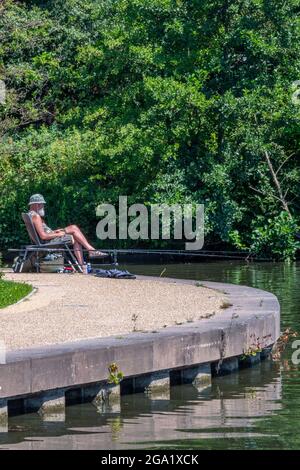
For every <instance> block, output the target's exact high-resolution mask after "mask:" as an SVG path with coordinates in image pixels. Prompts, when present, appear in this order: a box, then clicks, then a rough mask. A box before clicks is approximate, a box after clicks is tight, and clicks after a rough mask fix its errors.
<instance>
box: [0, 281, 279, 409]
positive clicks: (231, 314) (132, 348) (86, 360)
mask: <svg viewBox="0 0 300 470" xmlns="http://www.w3.org/2000/svg"><path fill="white" fill-rule="evenodd" d="M138 278H139V279H152V280H153V279H157V281H158V282H171V283H184V284H193V285H195V283H197V281H189V280H178V279H169V278H153V277H148V276H138ZM198 284H201V285H202V286H204V287H208V288H211V289H215V290H219V291H222V292H223V293H224V294H226V295H227V297H228V302H229V303H230V304H232V305H231V306H229V307H228V308H226V309H224V311H223V312H222V314H220V315H216V316H213V317H210V318H208V319H202V320H200V321H197V322H193V323H187V324H184V325H178V326H177V325H176V326H174V327H167V328H165V329H162V330H159V331H158V332H156V333H130V334H127V335H124V337H122V338H116V337H106V338H95V339H91V340H82V341H76V342H70V343H63V344H58V345H51V346H44V347H41V348H32V349H22V350H15V351H10V352H8V353H7V357H6V363H5V364H0V404H1V401H2V402H5V401H7V400H11V399H13V398H20V397H24V398H26V397H30V396H31V395H34V394H39V393H41V392H44V391H53V390H58V389H64V390H67V389H70V388H75V387H79V386H83V385H85V384H86V385H91V384H95V383H100V382H105V381H106V380H107V376H108V372H107V367H108V365H109V364H111V363H112V362H116V363H117V364H118V366H119V369H120V370H122V372H123V373H124V376H125V378H127V379H128V378H129V379H130V378H136V377H139V376H142V375H144V376H145V375H146V376H147V375H148V376H149V374H150V375H151V374H157V373H163V371H176V370H177V371H178V370H183V371H184V370H185V371H186V372H185V376H186V377H189V375H190V374H189V373H188V372H187V370H188V369H189V368H191V369H195V367H196V366H200V365H203V366H204V367H206V366H207V364H215V363H216V362H217V361H218V364H219V366H220V365H221V366H222V367H223V371H224V372H230V371H233V370H235V369H236V363H234V361H233V362H232V361H231V362H230V360H231V359H232V358H238V357H240V356H241V355H242V354H243V352H244V351H245V350H247V349H248V348H249V347H251V345H252V344H253V342H255V341H256V340H257V338H259V339H260V341H261V342H262V347H263V349H265V350H266V349H267V348H269V347H270V346H272V345H273V344H274V343H275V342H276V340H277V339H278V337H279V335H280V306H279V302H278V300H277V298H276V297H275V296H274V295H273V294H271V293H269V292H266V291H263V290H260V289H254V288H250V287H246V286H239V285H234V284H225V283H216V282H208V281H205V282H201V283H200V282H199V283H198ZM234 364H235V365H234ZM196 369H197V367H196ZM0 408H1V406H0ZM0 414H1V413H0Z"/></svg>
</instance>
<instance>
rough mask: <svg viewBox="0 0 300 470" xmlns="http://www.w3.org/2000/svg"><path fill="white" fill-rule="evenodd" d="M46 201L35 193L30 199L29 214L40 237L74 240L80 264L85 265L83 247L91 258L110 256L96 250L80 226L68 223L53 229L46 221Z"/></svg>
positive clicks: (45, 239) (49, 240) (75, 252)
mask: <svg viewBox="0 0 300 470" xmlns="http://www.w3.org/2000/svg"><path fill="white" fill-rule="evenodd" d="M45 204H46V201H45V199H44V197H43V196H42V195H41V194H34V195H33V196H31V198H30V200H29V204H28V205H29V209H30V210H29V216H30V218H31V220H32V222H33V224H34V227H35V229H36V231H37V234H38V235H39V237H40V239H41V240H43V241H47V242H48V243H51V241H52V240H53V241H55V242H58V241H60V240H62V241H64V242H66V241H72V242H73V247H74V254H75V256H76V258H77V260H78V262H79V264H80V266H83V264H84V258H83V248H85V249H86V250H87V251H88V252H89V257H90V258H104V257H105V256H108V255H107V254H106V253H103V252H102V251H99V250H96V249H95V248H94V247H93V246H92V245H91V244H90V243H89V242H88V241H87V239H86V238H85V236H84V235H83V233H82V232H81V230H80V228H78V227H77V225H68V227H66V228H59V229H56V230H52V229H51V228H50V227H48V226H47V225H46V223H45V221H44V216H45V208H44V206H45Z"/></svg>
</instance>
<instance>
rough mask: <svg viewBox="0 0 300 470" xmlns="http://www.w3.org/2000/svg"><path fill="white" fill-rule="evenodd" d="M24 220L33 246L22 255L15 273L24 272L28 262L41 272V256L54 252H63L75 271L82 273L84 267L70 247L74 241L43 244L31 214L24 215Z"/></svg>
mask: <svg viewBox="0 0 300 470" xmlns="http://www.w3.org/2000/svg"><path fill="white" fill-rule="evenodd" d="M22 219H23V221H24V223H25V225H26V228H27V232H28V235H29V237H30V239H31V241H32V243H33V244H32V245H26V246H25V247H24V248H23V249H22V250H21V253H20V257H19V258H20V261H19V263H17V265H16V267H15V272H22V270H23V266H24V263H25V262H26V261H28V260H30V261H31V264H32V265H35V267H36V271H37V272H39V270H40V263H39V260H40V256H41V257H43V256H44V255H45V253H52V252H62V253H63V256H64V258H65V259H66V261H67V262H68V264H70V265H71V266H72V268H73V269H74V271H77V272H80V273H82V267H81V266H80V264H79V263H78V261H77V259H76V257H75V255H74V253H72V250H71V249H70V245H72V244H73V242H72V240H70V239H68V240H66V241H64V240H63V237H62V240H60V241H57V242H54V241H52V242H51V243H49V242H48V243H47V242H45V243H43V242H42V240H41V239H40V237H39V236H38V233H37V231H36V229H35V226H34V224H33V222H32V220H31V217H30V215H29V214H26V213H23V214H22ZM34 257H35V262H34V263H32V259H33V258H34Z"/></svg>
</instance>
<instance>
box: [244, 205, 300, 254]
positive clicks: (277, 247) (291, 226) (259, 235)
mask: <svg viewBox="0 0 300 470" xmlns="http://www.w3.org/2000/svg"><path fill="white" fill-rule="evenodd" d="M296 229H297V227H296V224H295V221H294V220H292V219H290V218H289V217H288V214H287V213H286V212H281V213H280V214H279V215H278V216H277V217H275V218H274V219H270V218H268V219H267V220H266V219H265V218H264V217H262V216H261V217H258V218H257V219H256V220H255V221H254V223H253V230H252V244H251V251H252V253H259V254H262V255H264V256H268V257H273V258H275V259H280V258H281V257H283V258H284V259H287V260H288V259H289V260H292V259H294V256H295V252H296V250H297V249H299V248H300V243H299V241H296V240H295V236H294V234H295V232H296Z"/></svg>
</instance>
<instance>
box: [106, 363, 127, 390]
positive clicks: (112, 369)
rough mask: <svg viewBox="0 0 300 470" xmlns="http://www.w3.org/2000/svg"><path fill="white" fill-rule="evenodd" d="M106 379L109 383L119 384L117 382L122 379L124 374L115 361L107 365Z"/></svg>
mask: <svg viewBox="0 0 300 470" xmlns="http://www.w3.org/2000/svg"><path fill="white" fill-rule="evenodd" d="M108 373H109V375H108V379H107V382H108V383H109V384H114V385H119V383H120V382H121V381H122V380H123V378H124V374H123V372H122V371H120V370H119V367H118V366H117V364H116V363H115V362H113V363H112V364H110V365H109V367H108Z"/></svg>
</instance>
